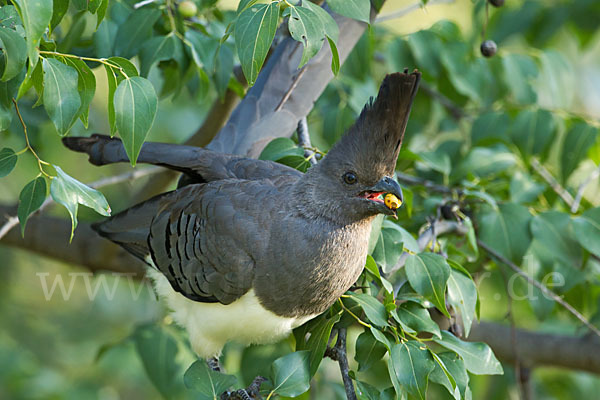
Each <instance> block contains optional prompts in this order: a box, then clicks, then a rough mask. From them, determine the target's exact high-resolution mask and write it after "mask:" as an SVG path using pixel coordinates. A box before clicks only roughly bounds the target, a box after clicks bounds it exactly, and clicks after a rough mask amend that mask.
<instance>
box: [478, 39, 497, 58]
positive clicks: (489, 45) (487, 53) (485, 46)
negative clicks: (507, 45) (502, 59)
mask: <svg viewBox="0 0 600 400" xmlns="http://www.w3.org/2000/svg"><path fill="white" fill-rule="evenodd" d="M480 50H481V54H483V56H484V57H491V56H493V55H494V54H496V52H497V51H498V46H496V42H494V41H493V40H485V41H484V42H483V43H481V47H480Z"/></svg>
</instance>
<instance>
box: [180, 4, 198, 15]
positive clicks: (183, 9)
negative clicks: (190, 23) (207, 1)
mask: <svg viewBox="0 0 600 400" xmlns="http://www.w3.org/2000/svg"><path fill="white" fill-rule="evenodd" d="M178 10H179V14H180V15H181V16H182V17H183V18H191V17H193V16H195V15H196V14H197V13H198V7H197V6H196V4H194V3H193V2H191V1H189V0H186V1H183V2H181V3H179V7H178Z"/></svg>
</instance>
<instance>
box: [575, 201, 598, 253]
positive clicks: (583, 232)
mask: <svg viewBox="0 0 600 400" xmlns="http://www.w3.org/2000/svg"><path fill="white" fill-rule="evenodd" d="M573 229H574V231H575V238H576V239H577V241H578V242H579V244H581V246H583V248H584V249H586V250H587V251H589V252H590V253H592V254H594V255H595V256H597V257H600V207H597V208H592V209H590V210H587V211H586V212H584V213H583V214H582V215H581V216H579V217H577V218H574V219H573Z"/></svg>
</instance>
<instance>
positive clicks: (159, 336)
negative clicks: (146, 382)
mask: <svg viewBox="0 0 600 400" xmlns="http://www.w3.org/2000/svg"><path fill="white" fill-rule="evenodd" d="M132 339H133V342H134V343H135V348H136V350H137V353H138V355H139V356H140V359H141V361H142V364H143V366H144V369H145V370H146V374H147V375H148V378H150V381H151V382H152V384H153V385H154V387H155V388H156V389H157V390H158V391H159V392H160V394H161V395H162V396H163V397H164V398H165V399H175V398H183V395H184V394H185V386H184V385H183V382H182V381H183V380H182V379H181V375H182V374H183V371H184V368H185V366H184V365H185V364H186V361H188V360H190V359H191V358H192V355H191V354H190V353H191V352H189V351H186V350H185V347H184V346H183V345H182V344H181V343H179V341H178V339H177V337H176V336H175V335H174V334H173V332H171V330H170V329H168V327H162V326H156V325H143V326H139V327H137V328H136V330H135V332H134V333H133V335H132ZM187 365H189V364H187ZM210 399H212V397H210Z"/></svg>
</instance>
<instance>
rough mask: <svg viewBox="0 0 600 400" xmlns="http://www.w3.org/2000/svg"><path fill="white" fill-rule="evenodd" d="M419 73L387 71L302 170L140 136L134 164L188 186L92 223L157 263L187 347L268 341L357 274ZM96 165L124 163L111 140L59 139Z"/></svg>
mask: <svg viewBox="0 0 600 400" xmlns="http://www.w3.org/2000/svg"><path fill="white" fill-rule="evenodd" d="M419 79H420V74H419V73H418V72H416V71H415V72H413V73H410V74H409V73H407V72H405V73H394V74H390V75H387V76H386V77H385V79H384V81H383V83H382V84H381V87H380V89H379V94H378V95H377V98H376V99H375V100H372V101H371V102H370V103H369V104H367V105H366V106H365V108H364V109H363V111H362V113H361V114H360V117H359V118H358V119H357V121H356V122H355V124H354V125H353V126H352V127H351V128H350V129H349V130H348V131H347V132H346V134H345V135H344V136H343V137H342V138H341V139H340V141H339V142H338V143H337V144H335V146H334V147H333V148H332V149H331V150H330V151H329V153H328V154H327V155H326V156H325V157H324V158H323V160H322V161H321V162H319V163H318V164H317V165H315V166H313V167H311V168H310V169H309V170H308V171H307V172H306V173H305V174H303V173H301V172H299V171H296V170H294V169H292V168H289V167H286V166H284V165H281V164H277V163H273V162H270V161H259V160H254V159H248V158H243V157H239V156H234V155H228V154H222V153H216V152H212V151H209V150H205V149H202V148H196V147H189V146H179V145H171V144H163V143H146V144H144V146H143V147H142V150H141V153H140V156H139V158H138V162H143V163H150V164H155V165H160V166H164V167H166V168H171V169H174V170H177V171H180V172H183V173H184V174H185V175H186V180H185V182H186V185H185V186H182V187H179V188H178V189H176V190H174V191H171V192H168V193H164V194H161V195H158V196H156V197H154V198H152V199H150V200H147V201H145V202H143V203H141V204H138V205H136V206H134V207H132V208H129V209H127V210H125V211H123V212H121V213H120V214H117V215H115V216H113V217H112V218H109V219H108V220H106V221H104V222H101V223H99V224H96V225H95V229H96V230H97V231H98V233H99V234H100V235H102V236H104V237H106V238H108V239H109V240H112V241H113V242H115V243H117V244H119V245H121V246H122V247H124V248H125V249H126V250H128V251H129V252H131V253H132V254H133V255H135V256H136V257H138V258H140V259H142V260H144V261H145V262H146V263H148V264H149V265H150V266H151V267H152V268H150V269H149V271H150V275H151V277H152V278H153V280H154V282H155V288H156V291H157V292H158V294H159V295H160V296H161V297H163V298H164V299H166V301H167V303H168V306H169V307H170V308H171V310H172V312H173V318H174V320H175V321H176V322H177V323H178V324H180V325H182V326H183V327H185V328H186V329H187V331H188V333H189V336H190V342H191V344H192V347H193V349H194V350H195V351H196V353H198V355H199V356H201V357H204V358H206V359H208V358H211V357H215V356H217V357H218V356H219V354H220V352H221V349H222V348H223V346H224V345H225V343H226V342H228V341H230V340H234V341H238V342H241V343H244V344H251V343H267V342H273V341H276V340H278V339H281V338H283V337H285V336H286V335H288V334H289V333H290V331H291V330H292V329H293V328H295V327H297V326H299V325H301V324H303V323H304V322H306V321H308V320H310V319H311V318H313V317H315V316H317V315H319V314H320V313H322V312H324V311H325V310H327V309H328V308H329V307H330V306H331V305H332V304H333V303H334V302H335V301H336V300H337V299H338V298H339V297H340V295H342V294H343V293H344V292H345V291H346V290H348V289H349V288H350V286H351V285H352V284H353V283H354V282H355V281H356V279H357V278H358V276H359V275H360V273H361V271H362V269H363V267H364V264H365V259H366V255H367V246H368V240H369V235H370V231H371V221H372V220H373V218H375V216H376V215H378V214H385V215H392V216H395V214H396V207H397V205H398V201H395V200H394V198H393V197H392V198H391V199H390V198H388V199H386V201H384V199H383V198H382V196H383V195H385V194H391V195H394V196H395V197H396V198H398V199H400V200H401V199H402V192H401V189H400V186H399V185H398V183H397V182H396V181H395V180H394V179H393V178H392V176H393V174H394V169H395V166H396V161H397V158H398V154H399V152H400V146H401V144H402V138H403V136H404V131H405V128H406V123H407V120H408V116H409V113H410V109H411V105H412V102H413V99H414V97H415V94H416V92H417V87H418V84H419ZM64 142H65V144H66V145H67V146H68V147H69V148H71V149H73V150H75V151H80V152H85V153H87V154H88V155H89V156H90V161H91V162H92V163H93V164H96V165H104V164H110V163H115V162H127V161H128V159H127V155H126V153H125V150H124V148H123V145H122V143H121V142H120V140H118V139H111V138H108V137H106V136H101V135H94V136H92V137H91V138H75V137H74V138H65V139H64Z"/></svg>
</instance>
